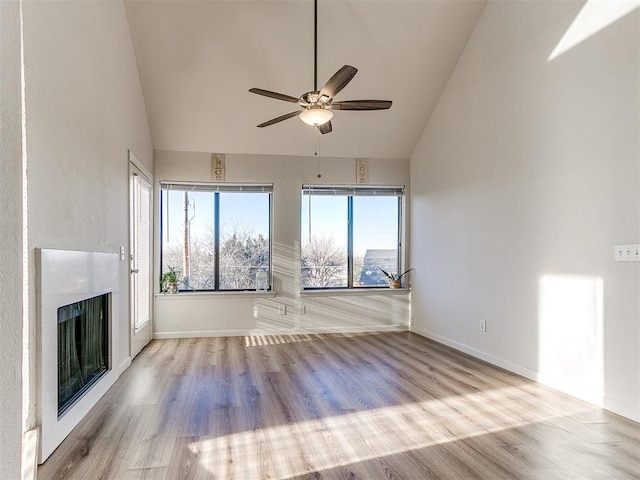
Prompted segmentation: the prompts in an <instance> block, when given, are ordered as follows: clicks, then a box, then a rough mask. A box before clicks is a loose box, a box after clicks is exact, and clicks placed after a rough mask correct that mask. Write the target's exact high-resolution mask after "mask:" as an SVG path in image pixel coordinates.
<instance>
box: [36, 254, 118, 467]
mask: <svg viewBox="0 0 640 480" xmlns="http://www.w3.org/2000/svg"><path fill="white" fill-rule="evenodd" d="M36 255H37V264H38V265H39V270H38V274H39V286H40V289H39V292H38V303H39V312H40V317H39V322H38V326H39V328H38V338H39V349H38V366H39V368H38V421H39V425H40V450H39V463H43V462H44V461H45V460H46V459H47V458H48V457H49V455H51V453H52V452H53V451H54V450H55V449H56V448H57V447H58V445H60V443H61V442H62V441H63V440H64V439H65V438H66V436H67V435H69V433H70V432H71V430H73V428H74V427H75V426H76V425H77V424H78V422H80V420H82V418H83V417H84V416H85V415H86V414H87V412H88V411H89V410H90V409H91V407H93V406H94V405H95V404H96V403H97V402H98V400H100V398H101V397H102V396H103V395H104V394H105V393H106V391H107V390H108V389H109V387H111V386H112V385H113V383H114V382H115V381H116V380H117V377H118V372H117V368H115V369H114V368H113V366H114V365H115V360H116V356H115V355H116V350H115V345H114V343H115V342H113V339H114V338H118V331H117V330H118V283H119V279H118V275H119V270H118V255H117V254H115V253H98V252H76V251H70V250H49V249H38V250H37V251H36ZM106 293H110V294H111V295H110V296H109V297H110V302H109V305H108V309H109V370H108V371H107V373H106V374H104V375H102V377H100V379H99V380H98V381H97V382H96V383H95V384H94V385H92V386H91V387H90V388H89V389H88V390H87V391H86V392H84V394H83V395H82V396H81V397H80V398H79V399H78V400H77V401H76V403H74V404H73V405H72V406H71V407H70V408H69V409H68V410H67V411H65V412H64V413H63V415H62V416H61V417H60V418H58V358H57V357H58V345H57V338H58V308H59V307H62V306H65V305H69V304H71V303H75V302H79V301H82V300H86V299H88V298H92V297H96V296H98V295H103V294H106Z"/></svg>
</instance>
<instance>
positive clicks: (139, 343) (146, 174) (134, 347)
mask: <svg viewBox="0 0 640 480" xmlns="http://www.w3.org/2000/svg"><path fill="white" fill-rule="evenodd" d="M134 175H137V176H139V177H140V178H142V179H144V180H145V181H146V182H148V183H149V185H150V186H151V193H150V197H149V299H148V300H149V321H148V322H147V324H145V325H144V326H143V327H142V328H141V329H140V330H138V331H136V329H135V325H134V312H133V309H134V306H135V303H134V294H135V291H134V284H133V275H132V273H133V271H132V269H133V266H132V260H133V235H134V221H135V214H134V212H133V181H132V179H133V176H134ZM128 181H129V248H128V255H127V261H128V263H127V265H128V267H127V268H128V272H129V351H130V356H131V358H132V359H133V358H134V357H135V356H136V355H137V354H138V353H140V351H141V350H142V349H143V348H144V347H145V346H146V345H147V344H148V343H149V342H150V341H151V339H152V338H153V317H154V309H153V307H154V305H153V293H154V290H153V271H154V268H153V267H154V262H153V252H154V235H153V232H154V208H153V205H154V191H153V175H152V174H151V172H150V171H149V170H148V169H147V168H146V167H145V166H144V165H143V164H142V162H140V160H138V159H137V158H136V156H135V155H134V154H133V152H132V151H131V150H129V174H128Z"/></svg>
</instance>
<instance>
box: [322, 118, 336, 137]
mask: <svg viewBox="0 0 640 480" xmlns="http://www.w3.org/2000/svg"><path fill="white" fill-rule="evenodd" d="M318 130H320V133H321V134H323V135H324V134H325V133H331V132H332V130H333V128H331V120H329V121H328V122H327V123H323V124H322V125H318Z"/></svg>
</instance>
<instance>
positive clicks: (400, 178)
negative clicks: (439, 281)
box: [154, 151, 410, 338]
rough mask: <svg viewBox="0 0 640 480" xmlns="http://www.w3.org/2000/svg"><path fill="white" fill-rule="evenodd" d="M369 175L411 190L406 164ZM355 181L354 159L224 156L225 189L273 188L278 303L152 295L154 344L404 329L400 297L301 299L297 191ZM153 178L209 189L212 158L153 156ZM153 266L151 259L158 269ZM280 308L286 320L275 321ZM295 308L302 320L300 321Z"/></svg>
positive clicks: (373, 168)
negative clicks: (236, 186) (206, 184)
mask: <svg viewBox="0 0 640 480" xmlns="http://www.w3.org/2000/svg"><path fill="white" fill-rule="evenodd" d="M369 171H370V173H369V184H371V185H408V182H409V162H408V160H380V159H369ZM319 175H320V178H318V176H319ZM355 175H356V169H355V159H344V158H342V159H336V158H309V157H277V156H266V155H226V177H225V180H226V181H227V182H240V183H241V182H255V183H269V184H271V183H272V184H273V185H274V187H273V202H274V206H273V253H272V257H273V272H274V281H273V283H274V287H275V291H276V293H277V295H275V296H273V295H266V296H264V295H262V296H258V295H256V294H206V293H195V294H184V293H181V294H179V295H158V296H156V303H155V323H154V335H155V337H156V338H166V337H174V336H200V335H201V336H207V335H242V334H247V333H253V334H266V333H282V332H294V331H305V332H327V331H367V330H386V329H406V327H407V325H408V324H409V321H410V298H409V295H408V294H407V293H406V292H400V294H398V292H390V291H388V290H386V291H379V292H375V293H373V292H368V293H367V292H347V293H342V294H331V295H327V294H322V295H314V296H311V295H304V296H301V295H300V260H299V258H300V251H299V243H300V201H301V188H302V185H303V184H307V183H308V184H333V185H337V184H351V185H354V184H355V178H356V177H355ZM154 177H155V179H156V181H157V182H159V181H162V180H174V181H200V182H203V181H204V182H206V181H211V154H210V153H185V152H167V151H156V152H155V172H154ZM407 193H408V190H407ZM158 204H159V202H156V206H157V205H158ZM158 229H159V226H158ZM156 235H157V233H156ZM158 244H159V242H158V241H157V242H156V245H158ZM158 258H159V255H158V252H156V263H157V259H158ZM157 267H158V265H157V264H156V268H157ZM156 271H157V270H156ZM157 288H158V287H156V289H157ZM354 293H355V294H354ZM282 304H284V305H286V307H287V312H288V313H287V314H286V315H280V314H279V313H278V308H279V306H280V305H282ZM301 305H304V306H305V308H306V313H304V314H300V313H299V311H300V309H299V307H300V306H301Z"/></svg>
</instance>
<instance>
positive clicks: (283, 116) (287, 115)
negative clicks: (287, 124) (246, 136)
mask: <svg viewBox="0 0 640 480" xmlns="http://www.w3.org/2000/svg"><path fill="white" fill-rule="evenodd" d="M301 112H302V110H296V111H295V112H289V113H286V114H284V115H281V116H279V117H276V118H272V119H271V120H268V121H266V122H264V123H261V124H260V125H258V127H260V128H262V127H268V126H269V125H273V124H274V123H278V122H282V121H283V120H287V119H289V118H292V117H297V116H298V115H300V113H301Z"/></svg>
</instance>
